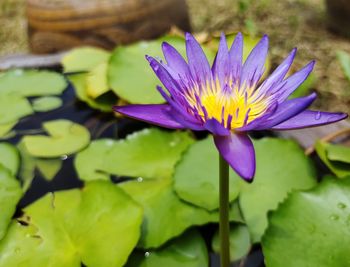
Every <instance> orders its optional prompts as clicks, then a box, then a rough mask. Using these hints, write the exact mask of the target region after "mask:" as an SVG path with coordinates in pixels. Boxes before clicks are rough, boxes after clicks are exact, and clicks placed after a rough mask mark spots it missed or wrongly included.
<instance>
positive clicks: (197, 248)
mask: <svg viewBox="0 0 350 267" xmlns="http://www.w3.org/2000/svg"><path fill="white" fill-rule="evenodd" d="M135 266H138V267H160V266H164V267H165V266H166V267H179V266H181V267H205V266H208V251H207V247H206V244H205V242H204V240H203V238H202V236H201V235H200V233H199V232H198V231H196V230H190V231H187V232H185V233H184V234H183V235H182V236H180V237H178V238H176V239H175V240H173V241H171V242H170V243H169V244H166V245H165V246H164V247H162V248H161V249H159V250H153V251H147V252H139V251H137V252H134V253H133V254H131V256H130V258H129V262H128V263H127V265H126V267H135Z"/></svg>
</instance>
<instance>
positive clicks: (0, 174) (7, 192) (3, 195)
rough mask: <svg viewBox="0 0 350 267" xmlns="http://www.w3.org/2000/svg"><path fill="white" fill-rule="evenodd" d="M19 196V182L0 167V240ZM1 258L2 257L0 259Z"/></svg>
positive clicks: (20, 193)
mask: <svg viewBox="0 0 350 267" xmlns="http://www.w3.org/2000/svg"><path fill="white" fill-rule="evenodd" d="M21 196H22V189H21V186H20V184H19V182H18V181H17V180H16V178H15V177H14V176H13V174H11V172H10V171H9V170H8V169H6V168H5V167H3V166H2V165H0V203H1V206H0V240H1V239H2V238H3V237H4V235H5V234H6V231H7V227H8V225H9V223H10V222H11V218H12V216H13V214H14V213H15V210H16V206H17V203H18V201H19V200H20V198H21ZM1 257H2V255H1V256H0V259H1ZM0 261H1V260H0ZM3 266H5V265H3Z"/></svg>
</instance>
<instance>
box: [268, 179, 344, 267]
mask: <svg viewBox="0 0 350 267" xmlns="http://www.w3.org/2000/svg"><path fill="white" fill-rule="evenodd" d="M349 209H350V178H347V179H344V180H337V179H331V180H330V179H329V180H326V181H323V182H322V183H321V184H320V185H319V186H317V187H316V188H314V189H313V190H311V191H309V192H293V193H292V194H291V195H290V196H289V197H288V198H287V200H286V201H284V202H283V203H282V204H281V205H280V206H279V207H278V209H277V210H276V211H274V212H273V213H272V214H271V215H270V216H269V228H268V229H267V231H266V233H265V235H264V238H263V240H262V245H263V251H264V255H265V263H266V266H268V267H280V266H283V267H300V266H317V267H339V266H344V267H345V266H349V263H350V254H349V247H350V227H349V226H350V215H349V214H350V213H349ZM286 259H287V260H286Z"/></svg>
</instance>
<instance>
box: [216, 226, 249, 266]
mask: <svg viewBox="0 0 350 267" xmlns="http://www.w3.org/2000/svg"><path fill="white" fill-rule="evenodd" d="M251 246H252V244H251V242H250V236H249V231H248V228H247V226H245V225H242V224H235V225H233V224H232V225H231V227H230V260H231V262H233V261H236V260H239V259H241V258H243V257H245V256H246V255H247V254H248V253H249V251H250V249H251ZM212 247H213V250H214V251H215V252H216V253H220V237H219V231H217V232H216V233H215V235H214V237H213V240H212Z"/></svg>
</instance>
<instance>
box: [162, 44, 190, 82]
mask: <svg viewBox="0 0 350 267" xmlns="http://www.w3.org/2000/svg"><path fill="white" fill-rule="evenodd" d="M162 49H163V54H164V57H165V60H166V61H167V63H168V66H169V67H170V68H171V69H172V70H173V71H175V72H176V73H177V74H178V75H180V76H181V77H182V78H183V77H188V75H189V71H190V70H189V68H188V65H187V63H186V61H185V60H184V58H183V57H182V56H181V54H180V53H179V52H178V51H177V50H176V49H175V48H174V47H173V46H171V45H170V44H168V43H166V42H164V43H163V45H162ZM177 78H179V77H174V79H177Z"/></svg>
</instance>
